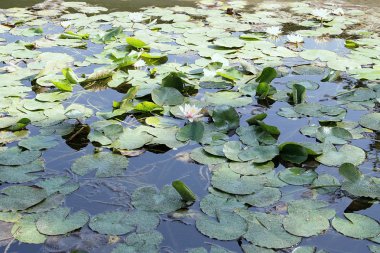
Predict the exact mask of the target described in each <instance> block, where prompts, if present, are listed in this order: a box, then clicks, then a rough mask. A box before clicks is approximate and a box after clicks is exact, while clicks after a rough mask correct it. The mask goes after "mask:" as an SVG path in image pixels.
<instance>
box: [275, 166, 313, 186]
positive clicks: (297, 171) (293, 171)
mask: <svg viewBox="0 0 380 253" xmlns="http://www.w3.org/2000/svg"><path fill="white" fill-rule="evenodd" d="M317 176H318V174H317V173H316V172H315V171H313V170H305V169H303V168H298V167H292V168H286V169H285V170H283V171H281V172H280V173H279V174H278V177H279V178H280V179H281V180H282V181H284V182H285V183H287V184H291V185H305V184H311V183H312V182H313V181H314V179H315V178H317Z"/></svg>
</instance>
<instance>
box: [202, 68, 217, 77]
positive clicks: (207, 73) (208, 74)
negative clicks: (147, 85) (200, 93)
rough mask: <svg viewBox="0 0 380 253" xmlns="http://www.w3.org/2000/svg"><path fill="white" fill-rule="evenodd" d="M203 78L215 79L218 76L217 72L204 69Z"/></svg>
mask: <svg viewBox="0 0 380 253" xmlns="http://www.w3.org/2000/svg"><path fill="white" fill-rule="evenodd" d="M203 76H204V77H214V76H216V71H213V70H209V69H207V68H204V69H203Z"/></svg>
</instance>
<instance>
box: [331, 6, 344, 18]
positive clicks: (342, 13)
mask: <svg viewBox="0 0 380 253" xmlns="http://www.w3.org/2000/svg"><path fill="white" fill-rule="evenodd" d="M333 14H335V15H337V16H343V15H344V10H343V9H342V8H340V7H339V8H337V9H335V10H333Z"/></svg>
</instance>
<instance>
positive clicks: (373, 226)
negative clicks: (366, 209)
mask: <svg viewBox="0 0 380 253" xmlns="http://www.w3.org/2000/svg"><path fill="white" fill-rule="evenodd" d="M344 216H345V217H346V219H342V218H339V217H335V218H334V219H333V220H332V222H331V225H332V226H333V228H334V229H335V230H336V231H338V232H339V233H341V234H344V235H345V236H349V237H353V238H356V239H367V238H371V237H375V236H377V235H379V234H380V225H379V223H377V221H375V220H374V219H371V218H369V217H367V216H365V215H361V214H357V213H344Z"/></svg>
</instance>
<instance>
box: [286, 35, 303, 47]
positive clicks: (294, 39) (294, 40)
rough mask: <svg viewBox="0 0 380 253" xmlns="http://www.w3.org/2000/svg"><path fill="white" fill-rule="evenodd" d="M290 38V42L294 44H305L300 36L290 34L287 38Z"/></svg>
mask: <svg viewBox="0 0 380 253" xmlns="http://www.w3.org/2000/svg"><path fill="white" fill-rule="evenodd" d="M286 37H287V38H288V42H289V43H292V44H296V45H298V44H301V43H302V42H303V37H302V36H301V35H299V34H295V33H293V34H289V35H287V36H286Z"/></svg>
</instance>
